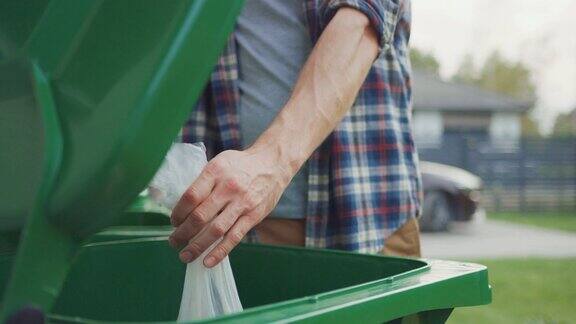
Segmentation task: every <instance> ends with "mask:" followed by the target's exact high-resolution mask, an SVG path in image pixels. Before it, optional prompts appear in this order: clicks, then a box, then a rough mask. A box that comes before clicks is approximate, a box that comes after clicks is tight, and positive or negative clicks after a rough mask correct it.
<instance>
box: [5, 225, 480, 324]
mask: <svg viewBox="0 0 576 324" xmlns="http://www.w3.org/2000/svg"><path fill="white" fill-rule="evenodd" d="M134 234H135V233H134ZM11 260H12V259H11V257H10V256H8V255H2V256H0V278H1V279H5V278H6V274H7V270H8V269H9V267H10V263H11ZM230 261H231V264H232V268H233V271H234V276H235V279H236V284H237V286H238V292H239V295H240V299H241V301H242V304H243V306H244V309H245V310H244V311H243V312H241V313H238V314H232V315H228V316H223V317H220V318H215V319H212V320H210V322H232V323H237V322H239V323H241V322H245V323H268V322H276V321H285V322H291V321H314V322H325V323H385V322H392V323H395V322H394V321H395V320H396V321H397V322H398V323H443V322H444V321H445V320H446V318H447V317H448V316H449V315H450V312H451V311H452V309H453V308H454V307H462V306H473V305H480V304H486V303H489V302H490V296H491V295H490V289H489V288H488V280H487V272H486V268H485V267H484V266H481V265H475V264H468V263H459V262H450V261H426V260H413V259H405V258H394V257H384V256H375V255H361V254H355V253H347V252H340V251H327V250H315V249H304V248H292V247H274V246H266V245H255V244H241V245H239V246H238V247H237V248H236V249H235V250H234V251H233V253H232V254H231V256H230ZM184 271H185V266H184V265H183V264H182V263H181V262H180V261H179V260H178V257H177V253H176V252H175V251H174V250H172V249H171V248H170V247H169V246H168V244H167V242H166V239H165V238H141V239H122V240H120V241H109V242H100V243H93V244H90V245H87V246H85V247H84V248H82V250H81V252H80V255H79V256H78V259H77V260H76V261H75V263H74V265H73V267H72V270H71V271H70V274H69V275H68V278H67V279H66V282H65V283H64V286H63V289H62V292H61V294H60V295H59V297H58V298H57V300H56V303H55V305H54V308H53V310H52V312H51V314H50V315H49V319H50V320H51V321H53V322H61V323H94V322H148V321H149V322H159V321H174V320H175V319H176V317H177V315H178V308H179V305H180V296H181V293H182V285H183V279H184ZM4 284H5V282H2V281H0V291H1V288H2V287H3V285H4Z"/></svg>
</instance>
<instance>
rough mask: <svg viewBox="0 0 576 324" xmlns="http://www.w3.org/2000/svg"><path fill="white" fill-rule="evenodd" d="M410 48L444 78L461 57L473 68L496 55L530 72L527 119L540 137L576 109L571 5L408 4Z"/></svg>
mask: <svg viewBox="0 0 576 324" xmlns="http://www.w3.org/2000/svg"><path fill="white" fill-rule="evenodd" d="M411 44H412V46H413V47H416V48H418V49H421V50H424V51H427V52H431V53H432V54H434V56H436V58H437V59H438V61H439V62H440V65H441V70H440V74H441V76H442V77H443V78H449V77H450V76H452V75H453V74H454V73H455V72H456V70H457V69H458V67H459V65H460V63H461V62H462V59H463V57H464V56H465V55H466V54H470V55H472V57H473V58H474V62H475V64H476V65H481V64H482V63H483V62H484V60H485V59H486V57H487V56H489V55H490V54H491V53H492V52H493V51H494V50H498V51H499V52H500V53H501V54H502V55H503V56H504V57H505V58H507V59H509V60H512V61H521V62H523V63H524V64H525V65H526V66H528V67H529V68H530V70H531V71H532V77H533V82H534V84H535V85H536V92H537V102H536V106H535V109H534V111H533V112H532V117H533V118H534V119H535V120H536V121H537V122H538V124H539V126H540V128H541V130H543V131H544V132H545V133H547V132H549V131H550V130H551V127H552V126H553V123H554V120H555V118H556V116H557V115H558V113H560V112H566V111H569V110H570V109H571V108H574V107H576V0H412V36H411Z"/></svg>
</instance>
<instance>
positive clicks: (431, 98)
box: [412, 69, 533, 112]
mask: <svg viewBox="0 0 576 324" xmlns="http://www.w3.org/2000/svg"><path fill="white" fill-rule="evenodd" d="M412 88H413V96H414V97H413V98H414V110H443V111H475V112H478V111H489V112H493V111H505V112H525V111H527V110H528V109H530V107H531V106H532V105H533V103H532V102H531V101H523V100H517V99H514V98H511V97H508V96H505V95H502V94H499V93H496V92H493V91H488V90H484V89H481V88H479V87H476V86H473V85H468V84H462V83H456V82H447V81H443V80H441V79H440V78H439V77H438V76H436V75H434V74H432V73H429V72H425V71H421V70H416V69H415V70H414V71H413V75H412Z"/></svg>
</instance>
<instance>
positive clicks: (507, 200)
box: [419, 136, 576, 214]
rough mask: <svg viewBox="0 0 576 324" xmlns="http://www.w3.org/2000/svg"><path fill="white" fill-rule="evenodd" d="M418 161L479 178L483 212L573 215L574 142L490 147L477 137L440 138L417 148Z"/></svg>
mask: <svg viewBox="0 0 576 324" xmlns="http://www.w3.org/2000/svg"><path fill="white" fill-rule="evenodd" d="M419 153H420V158H421V160H424V161H432V162H439V163H444V164H448V165H453V166H457V167H460V168H463V169H465V170H468V171H470V172H472V173H474V174H476V175H478V176H480V177H481V178H482V180H483V182H484V193H483V199H484V201H483V203H484V206H485V207H486V208H487V209H489V210H499V211H500V210H509V211H552V210H554V211H574V212H575V214H576V138H566V139H530V138H522V139H521V140H520V141H517V142H516V143H511V142H509V143H494V142H491V141H490V140H489V139H486V138H482V137H479V136H472V137H468V136H445V137H444V138H443V141H442V144H441V145H439V146H437V147H421V148H419Z"/></svg>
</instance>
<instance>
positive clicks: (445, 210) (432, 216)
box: [420, 191, 452, 232]
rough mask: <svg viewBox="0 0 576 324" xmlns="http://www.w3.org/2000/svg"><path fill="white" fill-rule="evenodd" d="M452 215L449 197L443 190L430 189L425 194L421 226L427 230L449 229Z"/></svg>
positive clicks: (439, 230) (423, 229)
mask: <svg viewBox="0 0 576 324" xmlns="http://www.w3.org/2000/svg"><path fill="white" fill-rule="evenodd" d="M451 216H452V211H451V209H450V203H449V202H448V198H447V197H446V195H445V194H444V193H443V192H441V191H430V192H427V193H426V194H425V195H424V204H423V207H422V216H421V217H420V228H421V229H422V231H426V232H441V231H446V230H448V225H449V224H450V220H451V218H452V217H451Z"/></svg>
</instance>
